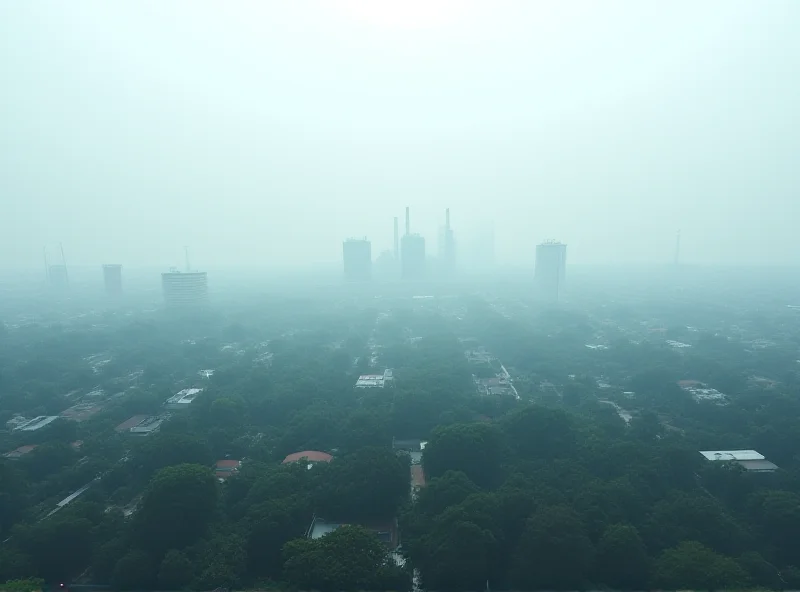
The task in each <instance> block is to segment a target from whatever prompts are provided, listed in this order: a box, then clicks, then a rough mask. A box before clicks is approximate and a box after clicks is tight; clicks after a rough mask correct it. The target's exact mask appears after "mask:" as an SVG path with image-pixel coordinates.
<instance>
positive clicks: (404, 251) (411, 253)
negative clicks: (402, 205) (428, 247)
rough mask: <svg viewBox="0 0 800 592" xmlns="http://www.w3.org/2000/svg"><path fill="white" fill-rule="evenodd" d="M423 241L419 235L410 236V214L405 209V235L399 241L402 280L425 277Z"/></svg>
mask: <svg viewBox="0 0 800 592" xmlns="http://www.w3.org/2000/svg"><path fill="white" fill-rule="evenodd" d="M426 266H427V262H426V260H425V239H424V238H423V237H422V236H420V235H419V234H411V213H410V210H409V208H406V233H405V234H404V235H403V239H402V240H401V241H400V269H401V275H402V277H403V279H404V280H418V279H422V278H424V277H425V274H426V271H427V270H426Z"/></svg>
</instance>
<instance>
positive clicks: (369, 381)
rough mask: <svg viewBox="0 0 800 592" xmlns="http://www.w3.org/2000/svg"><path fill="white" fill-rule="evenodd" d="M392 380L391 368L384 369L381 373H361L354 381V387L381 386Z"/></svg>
mask: <svg viewBox="0 0 800 592" xmlns="http://www.w3.org/2000/svg"><path fill="white" fill-rule="evenodd" d="M392 380H394V373H393V372H392V370H391V369H387V370H384V371H383V374H362V375H361V376H359V377H358V380H357V381H356V388H383V387H384V386H386V383H387V382H391V381H392Z"/></svg>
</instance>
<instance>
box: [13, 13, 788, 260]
mask: <svg viewBox="0 0 800 592" xmlns="http://www.w3.org/2000/svg"><path fill="white" fill-rule="evenodd" d="M798 31H800V1H798V0H746V1H741V0H702V1H698V0H691V1H683V0H680V1H676V0H671V1H669V2H665V1H657V0H631V1H621V0H619V1H615V0H603V1H595V0H587V1H583V2H582V1H569V0H549V1H548V0H520V1H517V2H512V1H503V0H485V1H482V2H470V1H468V0H450V1H447V0H440V1H438V2H437V1H435V0H424V1H423V0H404V1H399V0H398V1H397V2H390V1H389V0H386V1H381V0H361V1H356V0H353V1H345V0H342V1H334V0H324V1H323V0H320V1H317V2H313V1H309V0H291V1H288V0H273V1H267V0H259V1H255V0H254V1H252V2H244V1H240V2H236V1H225V2H222V1H219V2H203V1H199V0H187V1H170V0H152V1H141V0H139V1H135V2H134V1H127V2H123V1H113V2H109V1H107V0H102V1H100V0H98V1H88V0H75V1H71V2H63V1H57V2H55V1H54V2H44V1H35V0H25V1H17V2H14V1H6V2H2V3H0V196H1V197H0V199H2V205H3V209H2V218H1V219H2V226H0V265H16V264H20V265H23V266H31V267H33V266H41V260H42V259H41V257H42V255H41V253H42V246H43V245H45V244H47V245H55V244H57V243H58V242H59V241H63V244H64V248H65V249H66V251H67V258H68V260H69V262H71V263H75V264H86V265H94V264H98V265H99V264H100V263H103V262H111V261H113V262H119V263H123V264H124V265H132V266H133V265H142V264H150V265H163V266H165V267H166V266H168V265H170V264H180V263H181V262H182V261H183V245H190V246H191V250H192V259H193V263H194V264H195V266H196V267H204V266H205V267H215V266H219V265H224V264H231V263H239V264H245V263H250V262H253V261H261V262H263V263H265V264H269V265H272V264H279V263H281V262H283V263H286V264H305V263H309V262H312V261H336V260H338V259H339V258H340V257H341V240H342V239H343V238H345V237H347V236H363V235H367V236H368V237H369V238H370V239H372V241H373V253H374V254H377V253H378V252H380V251H381V250H383V249H385V248H389V247H390V245H391V241H392V217H393V216H395V215H397V216H400V218H401V227H402V217H403V208H404V207H405V206H406V205H409V206H411V208H412V226H413V229H414V230H416V231H419V232H421V233H423V234H425V235H426V237H427V238H428V245H429V247H428V248H429V250H434V251H435V249H436V242H437V241H436V229H437V226H438V225H440V224H442V223H443V220H444V208H446V207H448V206H449V207H450V208H451V211H452V221H453V226H454V228H455V231H456V236H457V238H459V239H461V241H462V242H464V241H466V240H467V238H468V235H469V234H471V233H472V232H473V231H474V229H476V228H478V227H479V226H480V225H481V224H485V223H486V222H487V221H489V220H493V221H494V228H495V232H496V237H497V238H496V245H497V246H496V250H497V257H498V260H499V261H501V262H507V263H515V264H524V263H526V262H530V261H532V260H533V247H534V245H535V244H536V243H537V242H539V241H540V240H542V239H546V238H557V239H561V240H563V241H565V242H567V243H568V244H569V255H568V261H570V262H572V263H609V262H621V263H642V262H653V263H661V262H667V261H670V260H671V259H672V253H673V249H674V242H675V232H676V230H677V229H678V228H680V229H681V230H682V237H683V238H682V254H683V259H684V261H686V262H698V263H725V264H736V263H745V264H753V263H778V264H798V263H800V231H798V223H799V222H800V205H799V204H800V82H798V72H800V34H798Z"/></svg>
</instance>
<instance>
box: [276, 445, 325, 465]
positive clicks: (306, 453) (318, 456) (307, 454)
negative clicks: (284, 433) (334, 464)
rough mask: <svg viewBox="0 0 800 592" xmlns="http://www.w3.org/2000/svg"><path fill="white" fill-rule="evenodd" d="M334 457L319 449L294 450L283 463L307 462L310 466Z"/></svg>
mask: <svg viewBox="0 0 800 592" xmlns="http://www.w3.org/2000/svg"><path fill="white" fill-rule="evenodd" d="M332 460H333V457H332V456H331V455H330V454H328V453H327V452H320V451H319V450H303V451H302V452H293V453H292V454H290V455H288V456H287V457H286V458H284V459H283V462H282V463H281V464H283V465H286V464H289V463H294V462H305V463H307V464H308V468H309V469H310V468H311V467H313V466H314V464H316V463H321V462H326V463H327V462H331V461H332Z"/></svg>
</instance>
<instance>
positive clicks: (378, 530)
mask: <svg viewBox="0 0 800 592" xmlns="http://www.w3.org/2000/svg"><path fill="white" fill-rule="evenodd" d="M348 524H349V523H347V522H328V521H327V520H324V519H322V518H317V517H314V521H313V522H312V523H311V527H310V528H309V529H308V535H307V536H308V538H310V539H318V538H320V537H323V536H325V535H326V534H329V533H331V532H333V531H334V530H336V529H337V528H340V527H342V526H348ZM353 524H358V523H353ZM358 526H363V527H364V528H367V529H369V530H371V531H372V532H374V533H375V534H376V535H377V536H378V538H379V539H380V541H381V542H382V543H383V544H385V545H386V546H387V547H389V548H390V549H395V548H397V545H398V537H397V525H396V524H395V522H394V521H391V522H387V523H385V524H358Z"/></svg>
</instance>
